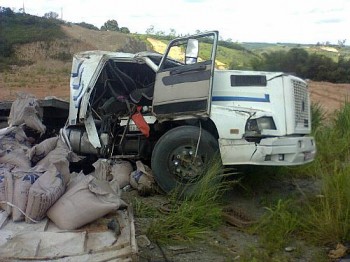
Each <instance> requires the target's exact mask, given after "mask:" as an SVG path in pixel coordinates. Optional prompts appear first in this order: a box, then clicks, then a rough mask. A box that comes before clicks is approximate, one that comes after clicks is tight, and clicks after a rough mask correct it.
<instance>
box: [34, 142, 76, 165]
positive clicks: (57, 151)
mask: <svg viewBox="0 0 350 262" xmlns="http://www.w3.org/2000/svg"><path fill="white" fill-rule="evenodd" d="M62 159H66V160H68V161H69V162H76V161H78V160H80V158H79V157H78V156H77V155H76V154H75V153H73V152H72V151H70V150H69V148H68V146H67V145H66V144H65V143H64V142H63V141H62V140H61V139H58V140H57V144H56V147H55V148H54V149H53V150H52V151H50V152H49V153H48V154H47V155H46V156H45V157H44V158H43V159H41V160H40V161H39V162H38V163H37V164H36V165H35V167H36V168H35V169H36V170H37V171H40V170H44V171H45V170H47V169H48V168H49V166H50V165H51V163H54V162H58V161H60V160H62Z"/></svg>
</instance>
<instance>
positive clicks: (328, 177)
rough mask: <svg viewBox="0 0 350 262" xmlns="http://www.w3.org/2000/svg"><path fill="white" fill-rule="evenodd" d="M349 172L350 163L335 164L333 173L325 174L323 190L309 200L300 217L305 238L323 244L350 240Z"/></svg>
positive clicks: (323, 175) (323, 176)
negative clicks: (349, 164)
mask: <svg viewBox="0 0 350 262" xmlns="http://www.w3.org/2000/svg"><path fill="white" fill-rule="evenodd" d="M336 162H337V161H336ZM338 164H340V165H341V163H339V162H338ZM349 173H350V166H348V165H347V166H345V167H342V166H339V167H337V166H336V165H335V167H334V171H333V172H332V174H329V173H323V174H322V180H323V188H322V192H321V194H320V195H319V196H317V197H315V198H314V199H310V200H309V201H308V203H307V206H306V207H305V211H306V212H304V216H303V217H302V219H301V220H302V230H301V234H302V236H303V237H304V238H307V239H308V240H311V241H312V242H314V243H316V244H323V245H326V244H335V243H338V242H348V241H349V240H350V190H349V188H350V176H349Z"/></svg>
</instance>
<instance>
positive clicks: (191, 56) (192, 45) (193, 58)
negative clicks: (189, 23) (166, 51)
mask: <svg viewBox="0 0 350 262" xmlns="http://www.w3.org/2000/svg"><path fill="white" fill-rule="evenodd" d="M198 51H199V47H198V40H197V39H192V38H191V39H188V41H187V47H186V64H195V63H197V59H198Z"/></svg>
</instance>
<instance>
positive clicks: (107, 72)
mask: <svg viewBox="0 0 350 262" xmlns="http://www.w3.org/2000/svg"><path fill="white" fill-rule="evenodd" d="M155 75H156V73H155V72H154V71H153V70H152V69H151V68H150V67H149V66H148V65H147V64H146V63H142V62H141V61H139V60H132V61H116V60H113V59H109V60H108V61H107V62H106V63H105V65H104V67H103V69H102V70H101V72H100V74H99V76H98V79H97V81H96V84H95V86H94V87H93V90H92V92H91V95H90V100H89V107H90V108H89V110H90V111H91V113H92V116H93V119H94V123H95V126H96V129H97V133H98V136H99V138H100V141H101V145H102V147H101V148H98V149H96V148H94V147H93V146H92V145H91V143H90V142H89V139H88V134H87V132H86V130H85V126H84V125H76V126H70V127H69V128H68V129H67V136H68V139H69V140H70V143H71V146H72V149H73V150H74V151H75V152H77V153H79V154H82V155H89V154H93V155H98V156H100V157H112V156H122V157H128V158H131V157H135V158H147V157H148V156H150V155H151V149H152V141H153V140H152V137H149V138H147V137H146V136H145V134H144V133H142V132H141V131H140V129H139V127H138V125H139V123H135V122H134V121H133V119H136V118H134V117H133V116H134V115H135V114H138V115H142V116H150V115H151V106H152V98H153V89H154V82H155ZM139 118H140V117H139ZM141 122H142V119H141ZM145 123H146V121H143V122H142V124H143V125H147V123H146V124H145Z"/></svg>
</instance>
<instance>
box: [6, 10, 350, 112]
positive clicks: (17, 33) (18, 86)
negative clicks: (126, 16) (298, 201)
mask: <svg viewBox="0 0 350 262" xmlns="http://www.w3.org/2000/svg"><path fill="white" fill-rule="evenodd" d="M15 18H16V19H17V20H16V19H15ZM15 18H11V19H14V20H13V21H12V23H11V26H10V27H9V26H6V25H7V24H6V23H5V24H2V28H5V29H6V30H2V31H1V33H2V34H7V35H6V36H7V37H10V38H9V41H10V42H11V41H12V42H14V43H16V41H17V43H18V44H15V45H14V57H15V58H16V59H17V60H18V61H19V63H18V65H12V66H11V67H10V70H5V71H4V72H2V73H1V75H0V96H1V98H2V99H3V100H11V99H14V98H15V96H16V92H18V91H26V92H29V93H33V94H35V95H36V96H38V97H40V98H43V97H45V96H48V95H50V96H57V97H61V98H63V99H68V98H69V88H68V87H69V75H70V68H71V59H72V55H73V54H74V53H77V52H80V51H85V50H95V49H100V50H108V51H121V52H131V53H136V52H140V51H145V50H154V51H156V52H159V53H163V52H164V50H165V48H166V44H167V41H166V40H160V39H157V38H155V37H152V36H146V35H132V34H123V33H120V32H113V31H98V30H90V29H87V28H84V27H81V26H78V25H74V24H63V23H56V22H52V21H47V19H46V20H45V19H43V18H37V17H33V16H29V15H28V16H27V15H21V16H20V17H15ZM21 19H22V20H23V19H25V21H29V22H33V23H34V24H33V25H32V26H29V27H28V25H27V24H26V27H24V25H23V24H21V23H23V21H22V20H21ZM3 21H4V20H3ZM3 21H2V23H3ZM29 22H27V23H29ZM45 23H49V25H50V26H45ZM36 24H38V25H39V27H38V28H37V29H36V27H35V25H36ZM29 25H30V23H29ZM44 27H46V29H45V30H46V31H44V32H47V35H49V36H50V37H49V38H46V36H45V35H43V34H42V33H40V32H37V31H35V30H39V31H40V30H41V29H40V28H44ZM57 28H59V29H57ZM48 30H51V31H52V30H55V33H54V34H51V31H48ZM57 30H59V31H57ZM27 31H28V32H29V34H28V32H27ZM232 45H236V46H237V45H238V44H237V43H233V44H232ZM241 45H242V48H236V49H235V48H228V47H225V46H219V47H218V52H217V61H216V65H217V68H219V69H224V68H228V67H229V66H234V67H235V68H250V62H251V60H252V59H253V58H256V57H259V54H262V53H268V52H274V51H278V50H284V51H287V50H290V49H291V48H295V47H301V48H303V49H305V50H307V52H309V53H319V54H324V55H326V56H328V57H331V58H332V59H333V60H336V59H338V57H339V55H340V54H341V55H343V56H344V57H347V56H350V55H349V54H350V48H349V47H343V48H341V49H339V48H335V47H323V46H309V45H297V44H266V43H241ZM228 46H229V45H228ZM0 62H1V61H0ZM310 90H311V97H312V100H313V102H319V103H320V104H322V105H324V107H325V108H326V109H328V110H330V111H332V110H334V109H336V108H338V107H339V106H340V105H341V103H342V102H343V101H344V99H345V97H347V96H348V94H349V92H350V84H339V85H337V84H331V83H327V82H312V81H311V82H310Z"/></svg>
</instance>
